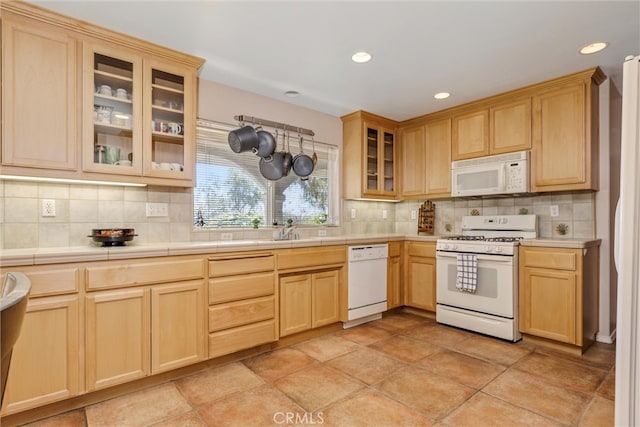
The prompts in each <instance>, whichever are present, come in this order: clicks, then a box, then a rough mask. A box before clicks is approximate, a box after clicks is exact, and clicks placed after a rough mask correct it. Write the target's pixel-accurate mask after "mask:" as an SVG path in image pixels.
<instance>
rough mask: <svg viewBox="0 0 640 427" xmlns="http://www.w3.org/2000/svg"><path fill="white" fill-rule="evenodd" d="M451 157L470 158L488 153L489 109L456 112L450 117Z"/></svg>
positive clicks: (457, 158)
mask: <svg viewBox="0 0 640 427" xmlns="http://www.w3.org/2000/svg"><path fill="white" fill-rule="evenodd" d="M451 123H452V131H451V134H452V136H451V158H452V159H453V160H463V159H471V158H473V157H481V156H487V155H488V154H489V110H488V109H486V108H483V109H481V110H477V111H471V112H464V113H460V114H456V115H454V116H453V119H452V122H451Z"/></svg>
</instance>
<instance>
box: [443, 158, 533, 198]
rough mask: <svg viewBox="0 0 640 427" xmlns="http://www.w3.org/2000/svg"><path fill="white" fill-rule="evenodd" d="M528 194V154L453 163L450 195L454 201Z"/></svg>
mask: <svg viewBox="0 0 640 427" xmlns="http://www.w3.org/2000/svg"><path fill="white" fill-rule="evenodd" d="M528 192H529V152H528V151H519V152H515V153H507V154H499V155H497V156H487V157H479V158H477V159H469V160H458V161H455V162H451V195H452V196H454V197H465V196H490V195H498V194H516V193H528Z"/></svg>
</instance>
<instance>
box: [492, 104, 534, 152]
mask: <svg viewBox="0 0 640 427" xmlns="http://www.w3.org/2000/svg"><path fill="white" fill-rule="evenodd" d="M530 149H531V97H529V96H527V97H524V98H519V99H508V100H506V101H502V102H498V103H496V104H493V105H491V107H490V108H489V154H491V155H494V154H503V153H511V152H514V151H524V150H530Z"/></svg>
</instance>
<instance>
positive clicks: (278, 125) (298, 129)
mask: <svg viewBox="0 0 640 427" xmlns="http://www.w3.org/2000/svg"><path fill="white" fill-rule="evenodd" d="M234 119H236V120H237V121H239V122H241V123H251V124H254V125H260V126H268V127H272V128H274V129H281V130H284V131H291V132H295V133H299V134H301V135H310V136H314V135H315V133H314V132H313V131H312V130H311V129H305V128H301V127H298V126H292V125H288V124H286V123H280V122H274V121H271V120H265V119H259V118H257V117H252V116H245V115H244V114H241V115H238V116H235V117H234Z"/></svg>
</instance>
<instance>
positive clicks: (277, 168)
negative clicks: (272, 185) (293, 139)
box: [259, 151, 286, 181]
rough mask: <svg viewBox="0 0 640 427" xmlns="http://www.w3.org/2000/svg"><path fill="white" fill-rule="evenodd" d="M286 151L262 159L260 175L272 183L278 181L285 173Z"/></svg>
mask: <svg viewBox="0 0 640 427" xmlns="http://www.w3.org/2000/svg"><path fill="white" fill-rule="evenodd" d="M285 154H286V153H285V152H284V151H277V152H275V153H273V154H272V155H270V156H267V157H262V158H261V159H260V164H259V166H260V173H261V174H262V176H264V177H265V178H267V179H268V180H270V181H277V180H279V179H280V178H282V177H283V176H284V175H285V173H284V164H283V163H284V156H285Z"/></svg>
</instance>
